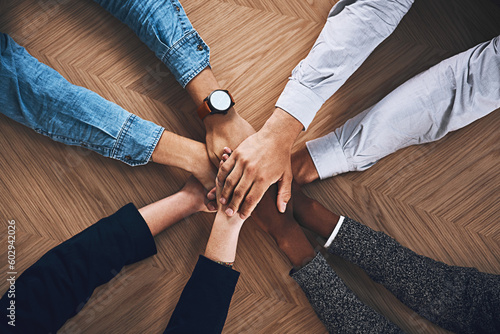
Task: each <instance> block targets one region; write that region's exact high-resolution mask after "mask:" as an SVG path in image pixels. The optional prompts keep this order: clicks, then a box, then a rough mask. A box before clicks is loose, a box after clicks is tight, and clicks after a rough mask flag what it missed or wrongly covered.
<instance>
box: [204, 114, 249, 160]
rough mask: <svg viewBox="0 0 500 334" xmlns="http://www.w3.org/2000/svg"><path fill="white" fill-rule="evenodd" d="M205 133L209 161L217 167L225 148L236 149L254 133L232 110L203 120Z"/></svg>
mask: <svg viewBox="0 0 500 334" xmlns="http://www.w3.org/2000/svg"><path fill="white" fill-rule="evenodd" d="M203 122H204V124H205V128H206V131H207V135H206V145H207V152H208V156H209V158H210V161H211V162H212V164H213V165H214V166H219V162H220V161H221V160H222V154H223V150H224V148H225V147H232V148H235V147H238V145H240V144H241V142H242V141H244V140H245V139H246V138H248V137H249V136H251V135H253V134H254V133H255V130H254V129H253V127H252V126H251V125H250V124H249V123H248V122H247V121H245V120H244V119H243V118H242V117H241V116H240V115H238V113H236V111H235V110H234V108H231V110H229V112H228V113H227V115H210V116H207V117H205V119H204V120H203Z"/></svg>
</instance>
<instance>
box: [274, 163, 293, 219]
mask: <svg viewBox="0 0 500 334" xmlns="http://www.w3.org/2000/svg"><path fill="white" fill-rule="evenodd" d="M292 180H293V174H292V170H291V169H290V168H289V169H288V170H287V171H286V172H285V174H283V177H282V178H281V179H280V180H279V181H278V200H277V203H276V205H277V207H278V210H279V212H281V213H284V212H285V211H286V205H287V203H288V201H289V200H290V198H291V197H292Z"/></svg>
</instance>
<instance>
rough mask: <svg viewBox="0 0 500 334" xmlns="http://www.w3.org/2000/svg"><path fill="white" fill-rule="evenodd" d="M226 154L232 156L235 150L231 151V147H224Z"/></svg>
mask: <svg viewBox="0 0 500 334" xmlns="http://www.w3.org/2000/svg"><path fill="white" fill-rule="evenodd" d="M224 153H226V154H227V155H231V153H233V150H231V149H230V148H229V147H224Z"/></svg>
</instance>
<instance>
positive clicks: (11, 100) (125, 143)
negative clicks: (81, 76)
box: [0, 0, 210, 166]
mask: <svg viewBox="0 0 500 334" xmlns="http://www.w3.org/2000/svg"><path fill="white" fill-rule="evenodd" d="M96 2H97V3H99V4H100V5H101V6H103V7H104V8H105V9H106V10H108V11H109V12H110V13H111V14H113V15H114V16H116V17H117V18H118V19H120V20H121V21H122V22H124V23H126V24H127V25H128V26H129V27H130V28H131V29H132V30H133V31H134V32H135V33H136V34H137V35H138V36H139V38H140V39H141V40H142V41H143V42H144V43H145V44H146V45H147V46H148V47H149V48H150V49H151V50H153V51H154V52H155V54H156V56H157V57H158V58H159V59H160V60H161V61H162V62H163V63H165V65H166V66H167V67H168V68H169V69H170V71H171V72H172V74H173V75H174V76H175V78H176V79H177V81H178V82H179V83H180V84H181V85H182V87H185V86H186V85H187V83H188V82H189V81H190V80H191V79H193V78H194V77H195V76H196V75H197V74H198V73H200V72H201V71H202V70H203V69H204V68H206V67H207V66H209V65H210V64H209V58H210V50H209V48H208V46H207V45H206V44H205V43H204V42H203V40H202V39H201V37H200V36H199V35H198V33H197V32H196V30H194V28H193V26H192V25H191V23H190V22H189V19H188V18H187V16H186V13H185V12H184V9H183V8H182V6H181V4H180V3H179V2H178V1H176V0H140V1H139V0H129V1H117V0H96ZM0 112H1V113H3V114H4V115H6V116H8V117H10V118H12V119H13V120H15V121H17V122H19V123H22V124H24V125H26V126H28V127H30V128H32V129H34V130H35V131H37V132H38V133H41V134H43V135H46V136H48V137H50V138H52V139H53V140H56V141H59V142H62V143H64V144H68V145H77V146H82V147H86V148H88V149H91V150H93V151H95V152H97V153H99V154H102V155H103V156H106V157H111V158H114V159H118V160H121V161H123V162H125V163H127V164H129V165H132V166H136V165H143V164H146V163H147V162H148V161H149V160H150V158H151V155H152V153H153V151H154V149H155V147H156V145H157V143H158V140H159V139H160V137H161V134H162V133H163V131H164V129H163V128H162V127H161V126H159V125H156V124H154V123H152V122H149V121H146V120H143V119H141V118H139V117H138V116H136V115H133V114H131V113H129V112H128V111H126V110H124V109H123V108H121V107H120V106H118V105H116V104H114V103H112V102H110V101H108V100H106V99H104V98H102V97H101V96H99V95H98V94H96V93H94V92H92V91H90V90H88V89H86V88H83V87H80V86H75V85H72V84H71V83H69V82H68V81H67V80H66V79H64V78H63V77H62V76H61V75H60V74H59V73H58V72H56V71H55V70H53V69H52V68H50V67H49V66H47V65H45V64H43V63H41V62H39V61H38V60H37V59H35V58H34V57H32V56H31V55H30V54H29V53H28V52H27V51H26V50H25V49H24V48H23V47H21V46H19V45H18V44H17V43H16V42H15V41H14V40H13V39H12V38H11V37H9V36H8V35H6V34H0Z"/></svg>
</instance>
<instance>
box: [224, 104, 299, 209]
mask: <svg viewBox="0 0 500 334" xmlns="http://www.w3.org/2000/svg"><path fill="white" fill-rule="evenodd" d="M302 128H303V127H302V124H301V123H300V122H299V121H297V120H296V119H295V118H293V117H292V116H290V115H289V114H288V113H286V112H285V111H283V110H281V109H278V108H277V109H276V110H275V112H274V114H273V116H271V118H269V120H268V121H267V122H266V124H265V125H264V127H263V128H262V129H261V130H260V131H259V132H257V133H255V134H253V135H252V136H250V137H248V138H247V139H245V140H244V141H243V142H242V143H241V144H240V145H239V146H238V147H237V148H236V150H234V152H233V153H232V154H231V156H230V158H229V159H228V160H227V161H226V162H224V164H223V165H222V166H221V167H220V168H219V172H218V174H217V180H218V183H220V185H222V184H223V185H224V187H223V190H222V193H221V198H220V200H219V201H220V202H221V203H222V204H228V207H227V209H226V214H227V215H228V216H232V215H233V214H234V213H235V212H239V214H240V216H241V217H242V218H246V217H248V216H249V215H250V214H251V213H252V211H253V210H254V208H255V207H256V205H257V204H258V203H259V201H260V200H261V198H262V196H263V195H264V193H265V192H266V190H267V189H268V188H269V186H270V185H272V184H273V183H276V182H278V195H277V207H278V210H279V211H280V212H282V213H283V212H285V210H286V204H287V202H288V201H289V200H290V196H291V183H292V179H293V176H292V168H291V158H290V155H291V148H292V145H293V142H294V141H295V139H296V137H297V135H298V134H299V133H300V131H301V130H302ZM229 201H230V202H229Z"/></svg>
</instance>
